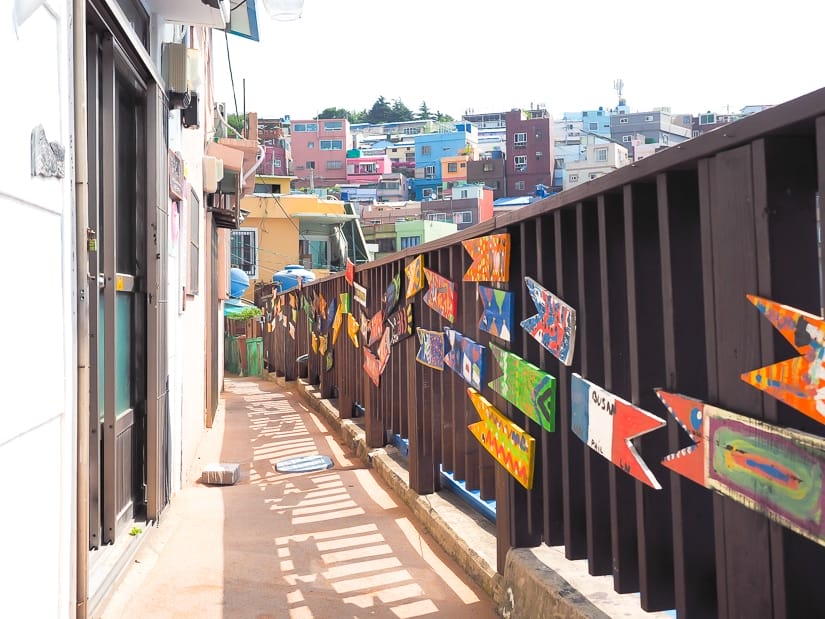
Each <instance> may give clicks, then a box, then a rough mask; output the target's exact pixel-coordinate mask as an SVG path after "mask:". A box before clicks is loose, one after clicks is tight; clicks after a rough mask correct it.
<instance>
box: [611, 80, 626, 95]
mask: <svg viewBox="0 0 825 619" xmlns="http://www.w3.org/2000/svg"><path fill="white" fill-rule="evenodd" d="M613 90H615V91H616V94H617V95H619V100H621V98H622V91H623V90H624V82H623V81H622V78H619V79H617V80H614V81H613Z"/></svg>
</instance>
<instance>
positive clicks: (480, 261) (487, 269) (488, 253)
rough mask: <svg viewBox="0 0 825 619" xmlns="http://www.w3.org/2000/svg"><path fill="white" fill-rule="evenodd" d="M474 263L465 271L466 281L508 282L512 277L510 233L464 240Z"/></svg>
mask: <svg viewBox="0 0 825 619" xmlns="http://www.w3.org/2000/svg"><path fill="white" fill-rule="evenodd" d="M462 245H464V249H466V250H467V253H469V254H470V257H471V258H472V259H473V263H472V264H471V265H470V268H468V269H467V272H466V273H464V278H463V279H464V281H465V282H506V281H509V279H510V235H509V233H506V232H505V233H502V234H490V235H488V236H482V237H479V238H476V239H469V240H466V241H462Z"/></svg>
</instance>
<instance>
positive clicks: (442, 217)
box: [427, 213, 447, 221]
mask: <svg viewBox="0 0 825 619" xmlns="http://www.w3.org/2000/svg"><path fill="white" fill-rule="evenodd" d="M427 219H428V220H430V221H447V213H427Z"/></svg>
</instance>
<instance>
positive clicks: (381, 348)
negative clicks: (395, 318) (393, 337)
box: [376, 327, 392, 374]
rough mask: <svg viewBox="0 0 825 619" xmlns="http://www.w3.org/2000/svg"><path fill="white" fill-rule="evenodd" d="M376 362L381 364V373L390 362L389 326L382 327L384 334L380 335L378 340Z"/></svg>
mask: <svg viewBox="0 0 825 619" xmlns="http://www.w3.org/2000/svg"><path fill="white" fill-rule="evenodd" d="M376 353H377V354H378V362H379V363H380V364H381V366H380V373H381V374H383V373H384V370H385V369H386V367H387V364H388V363H389V362H390V354H392V344H390V330H389V327H387V328H385V329H384V335H382V336H381V341H380V342H378V350H377V351H376Z"/></svg>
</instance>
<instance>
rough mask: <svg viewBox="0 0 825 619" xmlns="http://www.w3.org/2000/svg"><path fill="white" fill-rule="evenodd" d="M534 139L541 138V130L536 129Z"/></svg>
mask: <svg viewBox="0 0 825 619" xmlns="http://www.w3.org/2000/svg"><path fill="white" fill-rule="evenodd" d="M536 139H537V140H540V139H541V131H538V130H537V131H536Z"/></svg>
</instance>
